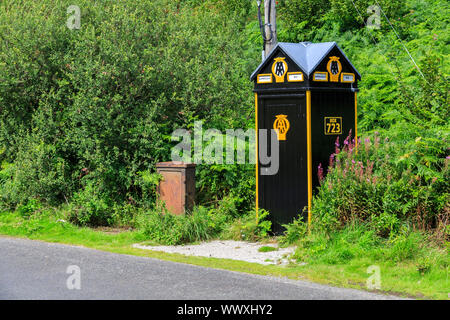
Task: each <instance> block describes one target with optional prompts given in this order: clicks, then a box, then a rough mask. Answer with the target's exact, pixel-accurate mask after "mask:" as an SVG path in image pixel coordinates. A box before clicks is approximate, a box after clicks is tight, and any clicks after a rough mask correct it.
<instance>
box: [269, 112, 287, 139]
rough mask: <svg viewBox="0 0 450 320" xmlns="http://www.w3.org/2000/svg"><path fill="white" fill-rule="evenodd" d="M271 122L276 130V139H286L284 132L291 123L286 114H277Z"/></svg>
mask: <svg viewBox="0 0 450 320" xmlns="http://www.w3.org/2000/svg"><path fill="white" fill-rule="evenodd" d="M276 117H277V118H276V119H275V122H274V123H273V129H274V130H275V131H276V132H277V135H278V140H282V141H284V140H286V133H287V132H288V131H289V128H290V127H291V124H290V123H289V120H288V119H287V115H285V114H279V115H277V116H276Z"/></svg>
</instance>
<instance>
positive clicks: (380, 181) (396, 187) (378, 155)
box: [313, 126, 450, 236]
mask: <svg viewBox="0 0 450 320" xmlns="http://www.w3.org/2000/svg"><path fill="white" fill-rule="evenodd" d="M402 129H403V130H402V133H403V134H405V135H406V134H407V133H409V132H408V131H409V130H408V127H407V126H405V127H403V128H402ZM410 139H411V140H410V141H411V142H409V143H407V144H406V145H404V146H398V145H397V144H396V142H391V141H389V137H380V135H379V134H375V136H374V137H372V138H370V137H367V138H365V139H363V141H362V142H360V143H359V144H358V147H357V148H355V144H354V142H352V141H349V140H350V139H349V138H347V139H346V140H345V141H341V143H342V144H343V148H342V152H339V151H340V149H339V148H338V147H337V148H336V151H337V153H336V154H333V155H332V156H331V157H330V165H331V166H330V167H329V172H328V174H327V176H326V178H325V179H324V180H323V181H322V185H321V187H320V189H319V192H318V194H317V196H316V198H315V201H314V206H313V215H317V217H316V219H317V220H318V221H320V223H321V225H322V226H324V227H326V228H327V229H328V230H331V229H337V228H339V227H342V226H344V225H346V224H348V223H349V222H353V221H355V220H358V221H360V222H370V223H371V225H372V226H373V227H374V229H375V230H376V231H377V233H378V234H379V235H381V236H388V235H390V234H396V233H397V232H398V231H399V230H400V228H401V227H402V226H403V225H404V224H407V225H409V226H411V227H412V228H414V229H419V230H432V229H437V230H439V232H440V234H441V235H447V236H448V235H449V234H448V232H449V230H446V227H448V223H449V218H450V212H449V207H450V190H449V186H450V181H449V180H450V170H449V164H450V159H449V158H448V157H447V158H446V155H447V146H448V145H449V142H450V141H449V136H448V133H447V134H445V135H444V136H442V137H439V133H434V132H427V133H425V132H424V136H422V137H418V138H416V139H415V140H414V135H412V137H411V138H410ZM336 143H337V144H338V141H337V142H336Z"/></svg>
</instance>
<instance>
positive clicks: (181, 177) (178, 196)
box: [156, 162, 195, 215]
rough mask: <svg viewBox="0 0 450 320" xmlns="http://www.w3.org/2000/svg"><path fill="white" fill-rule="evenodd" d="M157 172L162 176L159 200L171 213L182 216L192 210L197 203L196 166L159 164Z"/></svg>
mask: <svg viewBox="0 0 450 320" xmlns="http://www.w3.org/2000/svg"><path fill="white" fill-rule="evenodd" d="M156 171H157V172H158V173H159V174H161V175H162V180H161V182H160V183H159V186H158V193H159V198H160V200H161V201H163V202H165V204H166V208H167V209H168V210H169V212H170V213H173V214H176V215H180V214H184V213H186V211H190V210H192V208H193V206H194V202H195V164H193V163H184V162H159V163H157V164H156Z"/></svg>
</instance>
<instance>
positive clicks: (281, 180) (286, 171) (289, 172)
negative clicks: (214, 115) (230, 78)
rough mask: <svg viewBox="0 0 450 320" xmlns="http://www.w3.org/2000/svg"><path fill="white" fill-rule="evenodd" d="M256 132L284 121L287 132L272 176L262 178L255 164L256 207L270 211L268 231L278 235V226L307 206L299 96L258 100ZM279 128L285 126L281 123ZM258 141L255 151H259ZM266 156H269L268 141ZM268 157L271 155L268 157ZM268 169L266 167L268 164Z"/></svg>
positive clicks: (303, 124)
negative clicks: (256, 184) (279, 120)
mask: <svg viewBox="0 0 450 320" xmlns="http://www.w3.org/2000/svg"><path fill="white" fill-rule="evenodd" d="M258 118H259V119H258V127H259V129H267V130H271V129H273V128H274V123H275V122H276V120H277V119H280V118H281V119H283V118H284V119H286V120H287V121H288V126H289V130H288V131H287V132H286V137H285V140H280V141H279V168H278V171H277V172H276V174H273V175H262V174H261V170H264V167H267V165H266V166H264V165H262V164H261V162H259V173H258V174H259V179H258V180H259V183H258V199H259V207H260V208H263V209H266V210H268V211H269V212H270V219H271V221H272V226H273V227H272V230H273V231H274V232H275V233H280V232H282V231H283V230H284V229H283V227H282V224H287V223H290V222H292V220H293V219H294V218H296V217H297V216H298V215H299V214H302V212H303V209H304V207H305V206H307V204H308V189H307V186H308V183H307V181H308V180H307V177H308V176H307V144H306V143H307V139H306V104H305V98H304V96H303V95H298V96H297V97H282V96H280V97H270V98H264V97H261V98H260V99H259V110H258ZM283 125H284V126H285V127H286V125H287V123H286V121H284V120H283ZM261 143H262V142H261V141H259V148H261ZM268 145H269V146H268V150H269V154H271V153H272V150H271V147H270V139H268ZM271 156H272V157H273V156H274V155H271ZM269 166H270V165H269Z"/></svg>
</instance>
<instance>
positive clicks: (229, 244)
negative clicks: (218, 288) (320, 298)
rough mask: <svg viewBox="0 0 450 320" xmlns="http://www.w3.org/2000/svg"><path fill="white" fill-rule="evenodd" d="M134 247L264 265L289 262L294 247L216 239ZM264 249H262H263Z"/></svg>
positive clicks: (136, 246) (137, 245)
mask: <svg viewBox="0 0 450 320" xmlns="http://www.w3.org/2000/svg"><path fill="white" fill-rule="evenodd" d="M133 247H134V248H138V249H145V250H152V251H163V252H167V253H179V254H184V255H187V256H199V257H212V258H222V259H232V260H241V261H247V262H253V263H260V264H265V265H270V264H278V265H280V264H281V265H286V264H288V263H289V256H290V255H292V253H293V252H294V250H295V248H294V247H287V248H279V247H278V246H277V245H276V244H271V243H269V244H261V243H255V242H244V241H233V240H216V241H210V242H203V243H200V244H196V245H181V246H145V245H140V244H134V245H133ZM261 247H272V248H274V249H275V250H274V251H268V252H260V251H259V249H260V248H261ZM263 250H264V249H263Z"/></svg>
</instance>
